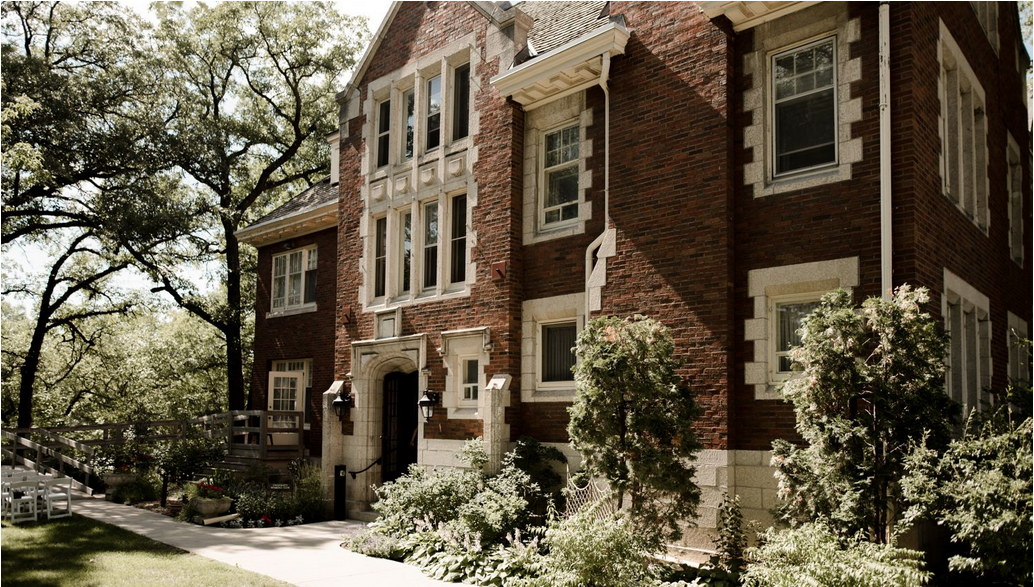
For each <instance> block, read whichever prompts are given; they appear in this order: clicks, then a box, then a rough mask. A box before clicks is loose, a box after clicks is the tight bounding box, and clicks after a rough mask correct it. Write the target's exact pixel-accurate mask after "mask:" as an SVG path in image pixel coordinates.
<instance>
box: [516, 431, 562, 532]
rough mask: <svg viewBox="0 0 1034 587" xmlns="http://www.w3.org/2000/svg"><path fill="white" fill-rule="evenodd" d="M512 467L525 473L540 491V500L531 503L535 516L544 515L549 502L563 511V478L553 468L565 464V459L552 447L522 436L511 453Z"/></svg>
mask: <svg viewBox="0 0 1034 587" xmlns="http://www.w3.org/2000/svg"><path fill="white" fill-rule="evenodd" d="M512 462H513V466H515V467H517V468H518V469H520V470H521V471H524V472H525V473H527V474H528V475H529V476H530V478H531V481H532V482H533V483H535V484H536V485H538V486H539V488H540V489H541V490H542V498H541V499H537V500H534V501H532V503H531V509H532V511H533V512H535V514H536V515H545V513H546V510H547V508H548V505H549V503H550V502H552V503H553V504H554V505H555V506H556V507H557V509H563V499H564V494H563V488H564V478H563V477H561V476H560V474H559V473H557V471H556V469H555V468H554V467H555V466H559V465H565V464H567V457H566V456H565V455H564V453H562V452H560V450H559V449H558V448H556V447H554V446H545V445H543V444H542V443H540V442H539V441H537V440H535V439H534V438H531V437H529V436H522V437H520V438H518V439H517V443H516V445H515V446H514V448H513V451H512Z"/></svg>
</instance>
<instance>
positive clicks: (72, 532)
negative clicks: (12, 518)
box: [0, 516, 287, 587]
mask: <svg viewBox="0 0 1034 587" xmlns="http://www.w3.org/2000/svg"><path fill="white" fill-rule="evenodd" d="M2 547H3V557H2V562H0V571H2V574H3V585H4V587H8V586H12V587H13V586H16V585H26V586H29V585H31V586H33V587H62V586H69V587H71V586H75V587H87V586H98V587H99V586H104V587H108V586H121V585H124V586H126V587H129V586H133V587H137V586H139V585H162V587H173V586H177V585H183V586H188V585H189V586H190V587H203V586H207V585H211V586H213V587H216V586H218V587H223V586H225V585H256V586H265V585H269V586H273V585H276V586H283V585H287V583H282V582H280V581H277V580H275V579H271V578H269V577H266V576H264V575H259V574H258V573H252V572H250V571H244V570H242V569H238V568H236V567H231V566H230V565H227V564H224V563H221V562H218V561H214V560H211V559H207V558H204V557H202V556H198V555H196V554H191V553H189V552H186V551H183V550H180V549H178V548H174V547H172V546H168V545H165V544H162V543H160V542H155V541H154V540H151V539H149V538H144V537H143V536H140V535H137V534H133V533H132V532H129V531H126V530H123V529H121V528H117V527H115V526H112V525H109V524H105V523H103V522H98V521H95V520H91V519H89V518H84V517H82V516H72V517H71V518H64V519H60V520H54V521H47V522H38V523H35V524H32V523H29V524H19V525H17V526H12V525H10V524H9V523H4V524H3V534H2Z"/></svg>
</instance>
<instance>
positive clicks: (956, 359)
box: [945, 292, 991, 416]
mask: <svg viewBox="0 0 1034 587" xmlns="http://www.w3.org/2000/svg"><path fill="white" fill-rule="evenodd" d="M947 310H948V311H947V316H945V321H946V322H947V329H948V335H949V336H950V339H951V343H950V344H951V348H950V352H949V357H948V358H949V360H948V374H947V381H948V395H949V397H951V399H953V400H955V401H957V402H959V403H960V404H962V407H963V415H964V416H965V415H968V414H969V412H970V411H972V410H979V409H980V401H981V399H983V398H982V395H981V393H980V392H981V390H982V389H984V388H986V387H989V386H990V385H991V369H990V367H991V349H990V347H991V345H990V339H991V323H990V320H989V319H988V312H987V310H986V309H984V308H981V307H979V306H976V305H974V304H973V303H972V302H970V301H967V300H965V299H963V298H961V297H959V296H957V295H955V294H953V293H952V292H949V293H948V305H947Z"/></svg>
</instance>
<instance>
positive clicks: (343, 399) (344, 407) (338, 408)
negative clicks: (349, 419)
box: [331, 392, 352, 418]
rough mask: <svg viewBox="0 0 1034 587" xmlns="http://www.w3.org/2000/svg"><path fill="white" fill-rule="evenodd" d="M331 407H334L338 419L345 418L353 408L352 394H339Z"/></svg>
mask: <svg viewBox="0 0 1034 587" xmlns="http://www.w3.org/2000/svg"><path fill="white" fill-rule="evenodd" d="M331 405H332V406H334V413H335V414H337V417H338V418H343V417H344V416H345V414H346V413H347V412H348V410H349V408H351V407H352V394H347V395H344V394H342V393H340V392H338V394H337V397H336V398H334V401H333V402H332V403H331Z"/></svg>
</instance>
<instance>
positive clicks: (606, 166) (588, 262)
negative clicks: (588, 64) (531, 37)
mask: <svg viewBox="0 0 1034 587" xmlns="http://www.w3.org/2000/svg"><path fill="white" fill-rule="evenodd" d="M609 80H610V53H609V52H608V53H604V54H603V67H602V68H601V70H600V88H602V89H603V232H602V233H600V235H599V236H598V237H596V238H595V239H593V241H592V242H591V243H589V247H588V248H587V249H586V250H585V290H586V295H585V319H586V320H588V319H589V314H590V310H589V308H590V302H589V295H588V294H589V292H588V290H589V277H590V276H591V275H592V269H593V267H592V257H593V252H594V251H596V250H597V249H598V248H600V247H601V246H602V245H603V238H604V237H605V236H606V235H607V229H608V228H610V88H609V87H608V85H607V83H608V81H609Z"/></svg>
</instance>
